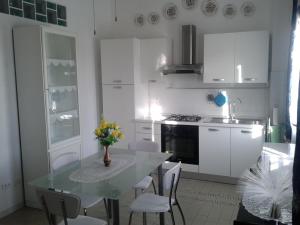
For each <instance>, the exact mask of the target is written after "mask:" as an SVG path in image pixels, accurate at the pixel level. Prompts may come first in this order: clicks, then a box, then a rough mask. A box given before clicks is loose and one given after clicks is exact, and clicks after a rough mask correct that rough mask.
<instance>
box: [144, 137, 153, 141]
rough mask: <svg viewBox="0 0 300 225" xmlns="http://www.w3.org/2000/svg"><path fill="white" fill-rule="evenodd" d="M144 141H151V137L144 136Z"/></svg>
mask: <svg viewBox="0 0 300 225" xmlns="http://www.w3.org/2000/svg"><path fill="white" fill-rule="evenodd" d="M143 140H144V141H151V138H143Z"/></svg>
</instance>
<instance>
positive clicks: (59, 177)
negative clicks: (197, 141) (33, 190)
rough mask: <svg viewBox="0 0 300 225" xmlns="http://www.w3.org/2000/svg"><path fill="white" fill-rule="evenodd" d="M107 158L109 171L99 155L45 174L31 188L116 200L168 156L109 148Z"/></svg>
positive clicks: (32, 182) (168, 155)
mask: <svg viewBox="0 0 300 225" xmlns="http://www.w3.org/2000/svg"><path fill="white" fill-rule="evenodd" d="M110 154H111V159H112V162H111V166H110V167H108V168H107V167H104V164H103V157H102V152H101V153H97V154H94V155H92V156H90V157H88V158H85V159H83V160H81V161H76V162H73V163H70V164H68V165H65V166H63V167H61V168H60V169H58V170H56V171H52V172H51V173H49V174H45V176H43V177H40V178H37V179H35V180H33V181H31V182H30V185H33V186H35V187H41V188H52V189H55V190H59V191H61V190H63V191H64V192H70V193H80V194H86V195H96V196H101V197H104V198H109V199H114V200H117V199H119V198H120V196H121V195H122V194H123V193H126V192H128V191H130V190H131V189H132V187H133V186H134V185H135V184H136V183H137V182H139V181H141V180H142V179H143V178H144V177H145V176H147V175H149V174H150V173H151V172H153V171H154V170H156V169H157V168H158V166H160V165H161V164H162V163H163V162H164V161H166V160H167V159H168V158H169V157H170V156H171V154H167V153H151V152H143V151H133V150H125V149H116V148H110ZM118 165H119V166H118Z"/></svg>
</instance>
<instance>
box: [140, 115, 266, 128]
mask: <svg viewBox="0 0 300 225" xmlns="http://www.w3.org/2000/svg"><path fill="white" fill-rule="evenodd" d="M201 117H202V119H201V120H200V121H199V122H177V121H165V119H166V117H160V118H158V119H152V118H150V117H145V118H137V119H135V122H140V123H154V124H171V125H191V126H203V127H227V128H254V127H255V128H263V127H264V126H265V125H264V124H262V125H261V124H226V123H211V122H208V121H209V120H210V118H212V117H215V116H201ZM244 118H245V119H253V120H262V121H265V119H263V118H249V117H247V118H246V117H244Z"/></svg>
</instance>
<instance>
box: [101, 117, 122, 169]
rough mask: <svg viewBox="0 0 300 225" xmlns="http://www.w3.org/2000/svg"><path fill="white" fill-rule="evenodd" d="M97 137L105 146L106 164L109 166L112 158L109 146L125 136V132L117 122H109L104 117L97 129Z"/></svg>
mask: <svg viewBox="0 0 300 225" xmlns="http://www.w3.org/2000/svg"><path fill="white" fill-rule="evenodd" d="M95 135H96V139H98V140H99V141H100V144H101V145H102V146H103V147H104V151H105V152H104V159H103V161H104V164H105V166H109V165H110V162H111V159H110V156H109V152H108V147H109V146H110V145H113V144H115V143H117V142H118V141H119V140H120V139H123V138H124V134H123V133H122V132H121V130H120V127H119V126H118V125H117V124H116V123H109V122H107V121H105V120H104V119H101V122H100V125H99V127H97V128H96V129H95Z"/></svg>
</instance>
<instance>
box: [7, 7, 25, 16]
mask: <svg viewBox="0 0 300 225" xmlns="http://www.w3.org/2000/svg"><path fill="white" fill-rule="evenodd" d="M9 11H10V12H9V14H10V15H13V16H19V17H23V11H22V10H21V9H15V8H10V10H9Z"/></svg>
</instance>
